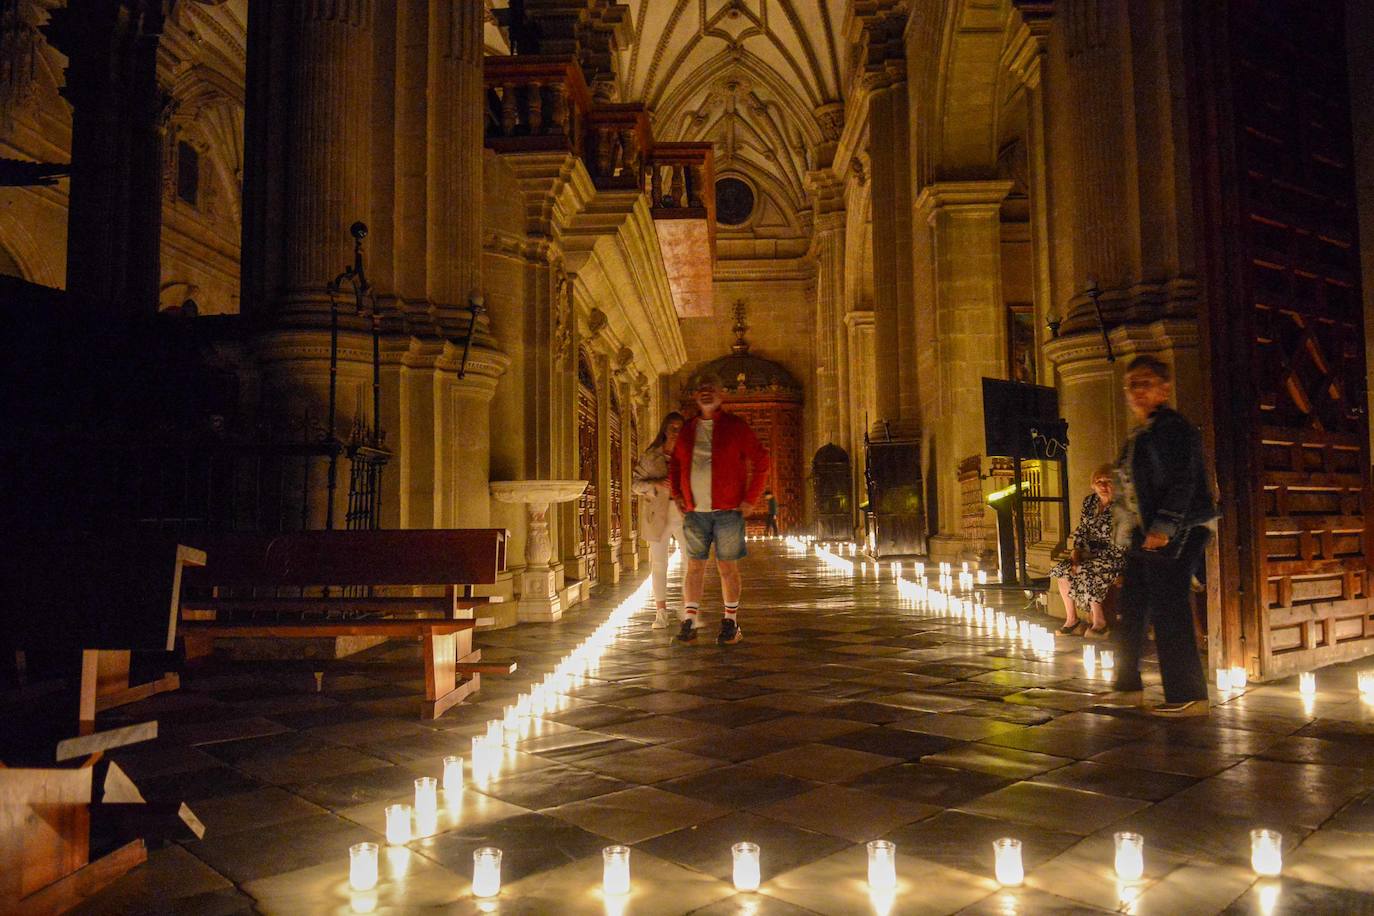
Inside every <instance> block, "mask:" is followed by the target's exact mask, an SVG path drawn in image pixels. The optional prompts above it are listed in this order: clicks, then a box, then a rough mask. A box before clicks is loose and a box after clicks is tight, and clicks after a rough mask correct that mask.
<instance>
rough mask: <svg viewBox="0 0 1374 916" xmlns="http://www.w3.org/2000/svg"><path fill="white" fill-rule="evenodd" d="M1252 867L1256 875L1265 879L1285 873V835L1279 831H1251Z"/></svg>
mask: <svg viewBox="0 0 1374 916" xmlns="http://www.w3.org/2000/svg"><path fill="white" fill-rule="evenodd" d="M1250 867H1251V868H1253V869H1254V870H1255V874H1257V875H1263V876H1265V877H1273V876H1275V875H1277V874H1278V873H1279V872H1281V871H1283V834H1281V833H1279V832H1278V831H1277V830H1263V829H1256V830H1251V831H1250Z"/></svg>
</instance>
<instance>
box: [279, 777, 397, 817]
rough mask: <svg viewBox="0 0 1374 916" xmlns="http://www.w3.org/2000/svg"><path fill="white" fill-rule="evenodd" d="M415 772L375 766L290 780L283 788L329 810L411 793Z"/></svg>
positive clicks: (395, 797)
mask: <svg viewBox="0 0 1374 916" xmlns="http://www.w3.org/2000/svg"><path fill="white" fill-rule="evenodd" d="M415 778H416V774H415V773H414V772H413V771H411V770H408V769H406V768H405V767H399V766H385V767H378V768H376V769H372V770H363V771H361V772H358V773H344V774H342V775H339V776H330V777H327V778H325V779H312V780H309V781H306V782H297V783H290V784H288V785H287V786H286V788H287V789H288V790H289V791H290V792H291V793H292V794H294V795H298V796H300V797H301V798H303V799H305V800H306V801H308V802H311V803H313V804H316V805H319V806H320V807H322V808H329V809H330V810H333V811H338V810H342V809H344V808H353V807H356V806H357V805H363V804H367V803H368V802H373V801H384V800H387V799H398V798H404V797H406V796H407V795H411V794H413V793H414V786H415Z"/></svg>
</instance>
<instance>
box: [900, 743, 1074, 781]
mask: <svg viewBox="0 0 1374 916" xmlns="http://www.w3.org/2000/svg"><path fill="white" fill-rule="evenodd" d="M924 760H925V762H926V763H932V764H935V765H937V766H950V767H959V768H961V769H965V770H977V771H978V772H980V773H989V774H991V775H993V776H999V777H1001V778H1003V779H1028V778H1030V777H1031V776H1035V775H1038V774H1040V773H1046V772H1049V771H1050V770H1054V769H1058V768H1059V767H1062V766H1068V765H1069V764H1070V763H1073V760H1072V759H1070V758H1068V757H1057V756H1054V755H1051V754H1037V753H1034V752H1032V751H1021V750H1017V749H1016V748H1010V747H996V746H995V745H990V744H985V743H981V742H980V743H977V744H962V745H959V746H958V747H955V748H953V749H952V750H948V751H942V752H940V753H937V754H931V755H929V756H928V757H926V758H924Z"/></svg>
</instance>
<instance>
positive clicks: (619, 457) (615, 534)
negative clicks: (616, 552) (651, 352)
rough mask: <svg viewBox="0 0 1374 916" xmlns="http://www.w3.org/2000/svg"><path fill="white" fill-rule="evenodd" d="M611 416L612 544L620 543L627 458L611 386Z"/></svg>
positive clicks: (609, 437)
mask: <svg viewBox="0 0 1374 916" xmlns="http://www.w3.org/2000/svg"><path fill="white" fill-rule="evenodd" d="M610 401H611V414H610V416H609V417H608V418H607V420H608V423H609V426H610V428H609V429H608V430H607V436H606V438H607V441H608V442H609V444H610V449H611V460H610V465H611V482H610V491H611V492H610V493H609V494H607V495H608V497H609V499H610V502H611V538H610V540H611V543H613V544H619V543H620V510H621V499H622V498H623V496H624V494H623V477H622V476H621V474H622V473H623V471H624V469H625V458H624V455H623V454H621V448H622V447H623V444H624V440H623V439H622V438H621V433H620V424H621V419H620V399H619V398H618V397H616V393H615V386H614V385H612V386H611V398H610Z"/></svg>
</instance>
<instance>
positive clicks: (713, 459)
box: [668, 375, 768, 646]
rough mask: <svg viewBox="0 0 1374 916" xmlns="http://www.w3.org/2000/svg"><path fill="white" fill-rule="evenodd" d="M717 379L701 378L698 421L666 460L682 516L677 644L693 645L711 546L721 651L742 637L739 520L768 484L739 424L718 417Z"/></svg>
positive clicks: (763, 456)
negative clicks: (721, 607)
mask: <svg viewBox="0 0 1374 916" xmlns="http://www.w3.org/2000/svg"><path fill="white" fill-rule="evenodd" d="M724 396H725V392H724V390H723V389H722V388H721V384H720V380H719V379H717V378H715V377H713V376H711V375H703V376H702V377H701V378H700V379H699V380H698V382H697V386H696V391H695V392H694V394H693V397H694V398H695V400H696V403H697V407H698V408H700V409H701V415H700V416H698V417H693V418H692V419H690V420H688V421H687V422H686V423H685V424H684V425H683V427H682V432H681V433H680V434H679V435H678V437H677V445H676V446H675V447H674V448H673V453H672V456H671V457H670V458H669V461H668V482H669V485H670V486H671V487H672V493H673V501H674V502H676V503H677V504H678V508H679V509H681V510H682V512H683V522H682V533H683V540H684V542H685V543H686V547H687V574H686V575H685V576H684V577H683V580H682V598H683V601H682V612H683V619H682V628H681V630H679V632H678V635H677V638H678V640H679V641H680V642H685V643H691V642H694V641H695V640H696V638H697V627H698V626H699V625H700V621H699V619H698V617H699V614H700V610H701V593H702V588H703V586H704V585H705V580H706V561H707V559H708V558H709V557H710V555H711V545H712V544H714V545H715V548H716V567H717V568H718V570H719V572H720V593H721V598H722V600H723V601H724V604H725V613H724V617H723V619H722V620H721V623H720V635H719V636H717V637H716V642H718V643H720V644H721V645H723V646H724V645H730V644H731V643H737V642H739V641H740V639H741V638H743V635H744V634H743V633H742V632H741V630H740V628H739V621H738V619H737V616H736V615H737V614H738V613H739V600H740V574H739V561H740V560H741V559H742V558H743V557H744V555H745V545H744V517H745V516H746V515H748V514H749V513H750V512H752V511H753V510H754V507H755V506H756V505H757V504H758V501H759V497H760V496H761V495H762V494H763V485H764V482H765V481H766V480H767V479H768V451H767V450H766V449H765V448H764V447H763V445H762V444H761V443H760V442H759V439H758V436H756V435H754V431H753V430H752V429H750V428H749V424H748V423H746V422H745V421H744V420H743V419H742V418H741V417H738V416H736V415H735V414H732V413H730V412H729V411H727V410H724V409H723V407H722V403H723V399H724Z"/></svg>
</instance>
